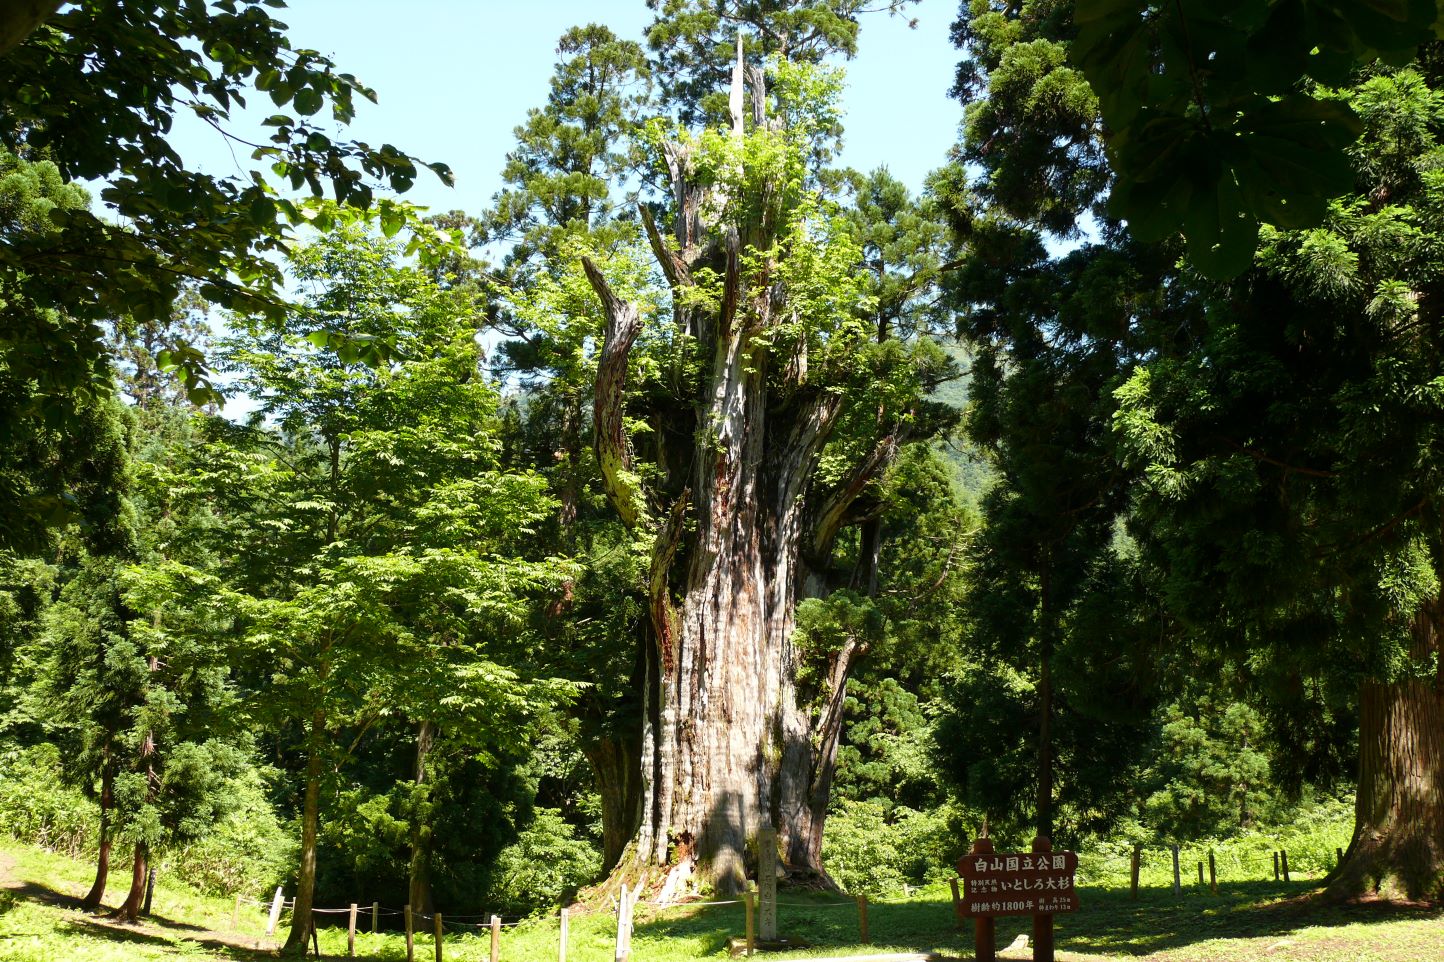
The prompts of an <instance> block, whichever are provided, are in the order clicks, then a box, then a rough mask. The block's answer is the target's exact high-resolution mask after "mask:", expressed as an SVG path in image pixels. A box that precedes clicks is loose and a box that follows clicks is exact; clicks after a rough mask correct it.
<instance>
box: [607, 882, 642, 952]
mask: <svg viewBox="0 0 1444 962" xmlns="http://www.w3.org/2000/svg"><path fill="white" fill-rule="evenodd" d="M641 890H642V887H641V886H640V885H638V886H637V891H638V892H640V891H641ZM636 902H637V895H636V892H629V891H628V890H627V885H626V883H625V882H623V883H622V893H621V896H620V897H619V898H618V900H617V949H616V953H615V954H614V955H613V959H615V962H627V959H629V958H631V956H632V907H633V906H634V905H635V904H636Z"/></svg>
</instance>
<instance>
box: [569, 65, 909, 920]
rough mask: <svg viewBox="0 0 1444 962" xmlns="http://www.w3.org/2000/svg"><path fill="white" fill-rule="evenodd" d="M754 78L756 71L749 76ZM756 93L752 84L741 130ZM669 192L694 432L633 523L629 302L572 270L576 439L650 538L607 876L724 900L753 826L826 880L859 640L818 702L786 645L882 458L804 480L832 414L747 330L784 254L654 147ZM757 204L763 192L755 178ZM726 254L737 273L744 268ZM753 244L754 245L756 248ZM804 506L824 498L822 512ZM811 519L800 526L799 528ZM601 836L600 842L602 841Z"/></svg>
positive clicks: (767, 298) (766, 324) (737, 876)
mask: <svg viewBox="0 0 1444 962" xmlns="http://www.w3.org/2000/svg"><path fill="white" fill-rule="evenodd" d="M745 73H746V72H745V71H744V70H742V69H741V67H740V66H739V68H738V69H737V70H736V71H735V72H734V88H733V93H732V97H731V100H730V103H731V108H732V109H731V113H732V120H733V133H734V135H737V136H742V135H743V133H744V131H743V126H742V125H743V122H744V120H745V116H744V113H743V108H744V103H743V99H742V96H741V93H740V87H741V83H742V80H743V78H744V76H745ZM757 79H758V81H759V82H760V75H758V77H757ZM763 105H765V94H764V93H763V91H762V90H761V89H760V86H759V87H757V88H756V89H754V92H753V111H754V113H753V120H754V123H756V124H758V125H761V124H763V123H764V122H765V116H764V115H763V114H762V113H761V110H762V106H763ZM663 153H664V157H665V158H666V160H667V163H668V167H669V171H670V173H671V175H672V181H673V184H672V186H673V192H674V195H675V197H676V199H677V207H678V210H677V217H678V223H677V225H676V229H675V231H674V236H675V237H676V238H677V243H678V244H679V245H680V249H679V250H675V251H674V250H673V249H672V248H671V247H670V246H669V244H668V242H667V239H666V237H665V236H664V234H663V232H662V231H660V230H659V229H658V228H657V226H656V224H655V223H654V222H653V220H652V217H651V214H650V212H647V211H644V212H643V216H642V222H643V225H644V227H645V229H646V232H647V237H648V240H649V242H650V244H651V247H652V251H653V253H654V255H655V256H656V259H657V262H658V264H659V266H660V268H661V271H662V273H663V275H664V276H665V277H666V278H667V281H668V282H669V284H670V285H671V286H672V288H673V291H674V294H677V295H678V296H676V297H674V298H673V304H674V311H675V316H674V319H673V321H674V325H675V327H676V329H677V330H678V331H680V332H682V333H686V334H690V335H692V336H693V337H695V338H696V339H697V342H698V343H699V344H700V345H701V350H702V358H703V359H702V372H701V374H700V377H699V379H698V380H699V383H698V385H697V388H696V394H695V397H696V406H695V411H693V412H689V417H690V418H691V421H690V422H689V423H695V425H696V429H695V431H693V432H691V433H692V436H693V439H694V440H693V448H692V451H691V452H690V455H691V456H690V460H689V462H688V464H689V467H688V473H687V477H686V481H685V483H684V484H678V485H677V486H675V487H670V488H667V487H665V486H664V490H667V491H670V494H669V496H668V497H667V498H666V499H665V500H663V499H660V498H658V497H657V492H655V491H654V492H652V495H653V504H654V505H657V506H658V507H661V506H663V505H665V509H666V510H665V512H662V511H656V512H655V513H652V514H649V513H648V512H647V511H646V510H645V509H644V508H643V507H642V506H641V505H642V502H643V498H642V494H641V491H640V489H639V487H638V485H637V484H636V483H635V479H634V477H633V476H632V474H631V460H630V451H629V449H628V448H627V442H626V438H625V435H624V434H623V432H622V414H623V405H624V403H625V400H626V398H625V387H626V381H625V374H626V363H627V354H628V352H629V351H630V348H631V345H632V343H633V342H634V341H635V339H636V336H637V334H638V333H639V331H640V325H641V322H640V318H639V312H638V310H637V307H636V305H633V304H631V303H629V302H627V301H626V300H624V299H622V298H619V297H618V296H617V295H616V294H615V293H614V292H613V291H612V289H611V287H610V286H609V284H608V282H607V280H606V278H605V276H604V275H603V274H602V272H601V271H600V270H598V268H597V267H596V265H595V264H593V263H591V262H590V261H584V263H583V266H584V268H585V270H586V273H587V277H588V279H589V280H590V282H591V284H592V286H593V288H594V289H595V290H596V293H597V295H598V297H599V298H600V300H601V302H602V305H603V308H604V310H605V312H606V326H605V335H604V339H603V346H602V349H601V353H600V356H599V359H598V374H597V385H596V403H595V409H594V410H595V417H596V444H597V454H598V458H599V460H601V462H602V470H603V477H604V482H605V483H604V487H605V490H606V492H607V494H608V497H609V499H610V500H611V502H612V503H613V504H614V505H615V506H616V508H617V511H618V513H619V514H620V515H621V516H622V518H623V520H624V521H626V522H627V523H628V524H631V525H634V526H639V527H641V528H643V529H644V530H647V531H649V532H650V533H651V534H652V536H653V542H652V564H651V578H650V582H651V583H650V612H651V627H652V642H653V644H652V647H651V650H650V651H649V653H648V659H647V672H646V675H647V682H646V688H645V692H646V705H645V709H644V712H643V728H642V740H641V784H640V788H641V806H640V815H641V818H640V824H639V825H638V827H637V831H636V835H635V839H634V841H633V843H632V845H631V846H630V850H629V852H628V853H626V854H625V855H624V856H623V861H622V862H621V864H620V865H619V866H618V869H617V872H618V873H619V874H620V875H622V876H625V877H631V878H638V877H646V876H650V875H652V874H653V873H656V872H662V873H664V874H665V881H664V882H663V884H662V887H661V891H660V893H659V896H660V897H661V898H663V899H666V898H669V897H671V896H672V895H675V894H680V893H681V892H683V891H685V890H692V889H697V888H703V887H707V886H713V887H715V888H716V889H718V890H719V891H722V892H728V891H735V890H736V889H737V888H739V887H740V886H741V885H742V884H743V882H744V879H745V878H746V875H747V874H748V870H749V868H748V862H749V855H748V853H749V852H750V851H754V850H755V839H756V832H757V830H758V829H759V828H762V827H763V826H772V827H775V828H776V829H777V831H778V836H779V841H780V843H781V847H782V852H783V855H784V860H785V866H786V868H787V869H788V870H789V871H790V872H792V873H793V874H795V875H803V876H811V877H815V878H821V879H824V880H825V879H826V873H825V872H824V871H823V868H822V863H821V841H822V824H823V820H824V818H825V814H826V810H827V801H828V796H829V793H830V790H831V784H832V772H833V766H834V763H835V758H836V751H837V743H838V740H839V736H840V733H841V729H842V699H843V696H844V693H845V691H846V683H847V675H848V672H849V670H850V668H851V665H852V663H853V660H854V658H855V657H856V655H857V654H858V653H859V650H860V649H859V645H858V644H857V643H856V642H854V643H850V644H848V645H847V646H845V648H844V650H842V651H839V652H835V653H833V654H832V656H831V658H830V660H829V662H828V665H827V673H826V674H827V677H826V682H825V686H824V691H823V692H822V695H821V697H820V698H819V699H818V701H820V702H821V705H820V707H818V706H813V705H811V704H809V703H806V702H807V699H806V698H805V695H804V693H800V692H799V691H798V684H797V677H798V668H799V656H798V653H797V651H796V650H795V648H794V646H793V627H794V614H795V610H796V605H797V602H798V600H799V599H800V598H802V597H806V596H807V595H809V594H812V593H820V592H821V590H822V588H823V584H822V582H821V580H820V579H818V578H816V577H814V575H813V574H811V573H810V570H809V565H808V564H807V562H806V561H805V557H804V556H805V555H807V554H809V553H810V552H812V551H813V550H814V549H815V548H816V547H817V546H818V545H819V539H821V540H823V541H826V542H827V545H828V546H829V548H830V545H831V541H832V538H833V536H835V534H836V531H837V528H838V527H839V526H840V525H841V523H842V519H843V518H844V517H845V516H846V512H847V509H848V507H849V506H850V504H851V503H852V502H853V501H854V500H856V498H857V497H858V496H859V494H860V493H861V491H862V490H863V488H864V487H865V486H866V483H867V482H868V481H869V480H871V478H872V477H874V476H875V474H876V472H877V471H879V470H881V468H882V467H883V466H884V465H885V464H886V462H887V460H888V453H887V452H888V451H890V450H892V449H893V448H894V446H895V442H889V444H888V445H885V446H884V450H883V452H882V453H881V454H880V455H879V456H878V457H876V458H869V459H867V460H868V463H867V464H865V465H862V466H860V467H859V470H858V472H857V473H856V474H855V475H854V474H849V476H848V479H847V480H848V483H847V484H845V485H843V487H842V489H841V490H834V489H829V490H826V491H823V490H819V485H818V483H817V481H816V476H817V473H818V470H817V469H818V463H819V459H820V458H821V455H822V450H823V447H824V445H825V444H826V443H827V440H828V438H829V437H830V436H831V434H832V431H833V428H834V426H835V425H836V423H837V419H838V416H839V413H840V410H841V407H842V402H841V399H840V396H839V395H838V394H837V393H836V392H832V391H823V390H819V389H817V388H815V387H812V386H811V384H810V382H809V380H808V377H809V372H808V370H807V360H806V357H805V353H804V354H799V353H798V351H800V350H801V348H797V349H795V350H791V352H790V353H786V354H779V356H778V357H773V356H772V347H771V346H770V344H769V340H768V338H766V337H763V336H762V335H764V334H765V333H766V332H767V331H768V330H769V329H770V328H771V327H773V326H774V325H776V324H777V323H778V322H779V321H780V320H781V319H783V318H785V317H786V316H787V311H788V310H789V309H790V308H789V305H788V304H787V292H786V291H785V290H782V289H781V288H780V287H779V286H778V285H777V284H776V283H774V282H773V280H772V279H771V278H773V277H775V276H776V275H777V273H778V272H777V271H776V266H777V265H775V264H768V263H765V262H764V263H762V264H761V265H758V264H757V263H756V259H757V258H764V259H765V258H766V257H775V256H785V255H779V254H778V253H777V250H778V249H777V247H776V245H775V244H774V241H775V240H776V237H775V236H774V235H773V233H772V232H773V231H775V230H776V229H777V224H776V223H775V220H776V218H775V217H774V216H773V214H771V213H768V211H770V210H771V208H770V205H769V204H767V203H764V204H763V205H762V206H763V208H764V213H763V215H762V216H761V217H760V218H759V219H758V220H757V221H756V222H753V223H750V224H748V225H747V228H746V236H745V237H744V236H743V235H742V234H741V233H740V232H739V231H738V230H737V229H735V228H733V227H730V226H722V225H710V226H711V227H712V232H711V236H712V237H713V238H714V239H713V240H712V242H711V243H707V244H704V243H703V241H702V236H703V235H702V225H701V224H700V221H698V220H697V218H699V217H700V216H701V214H700V212H701V211H703V210H712V209H721V207H722V206H723V205H713V204H703V203H701V199H700V198H701V193H702V192H701V191H699V190H698V189H697V188H695V187H693V186H692V185H691V184H690V182H689V178H690V171H689V169H688V162H689V156H690V155H689V150H688V148H686V147H683V146H680V145H675V146H669V147H666V148H664V151H663ZM760 190H761V191H762V195H763V197H764V198H765V197H769V196H773V193H775V191H774V190H773V187H772V185H762V186H761V188H760ZM744 245H745V248H746V251H747V252H748V254H749V258H751V260H749V265H750V266H749V270H748V272H747V274H746V276H744V273H743V268H742V265H743V260H744V258H743V253H744ZM764 251H770V252H771V253H768V254H765V255H764V254H762V253H761V252H764ZM704 269H706V270H707V271H709V272H710V273H711V274H712V276H718V277H720V278H721V290H720V297H718V299H717V301H715V302H711V306H710V307H701V306H699V304H707V303H708V302H707V301H706V300H705V299H698V298H693V297H689V296H687V295H688V293H689V292H688V291H686V290H685V289H686V288H690V287H692V286H693V285H694V280H693V278H694V277H700V276H702V274H701V272H702V271H703V270H704ZM824 500H825V501H826V505H824V504H823V502H824ZM820 527H821V528H823V529H824V530H823V531H822V532H821V533H820V532H819V528H820ZM611 851H612V847H611V846H608V852H609V855H610V852H611Z"/></svg>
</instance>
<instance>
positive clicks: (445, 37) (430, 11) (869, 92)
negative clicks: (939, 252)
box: [171, 0, 962, 418]
mask: <svg viewBox="0 0 1444 962" xmlns="http://www.w3.org/2000/svg"><path fill="white" fill-rule="evenodd" d="M956 13H957V0H922V2H920V3H918V4H917V5H915V6H914V7H912V8H911V9H910V11H909V14H908V19H916V20H917V21H918V25H917V27H916V28H915V29H910V28H909V27H908V25H907V19H904V18H900V17H888V16H885V15H872V16H868V17H865V18H864V19H863V21H862V32H861V36H860V38H859V51H858V56H857V57H856V58H855V59H854V60H853V61H851V62H850V63H849V64H847V89H846V92H845V94H844V97H843V105H842V106H843V109H844V111H845V117H844V124H845V127H846V133H845V135H844V143H843V153H842V158H841V162H842V163H843V164H844V165H846V166H851V167H856V168H858V169H860V170H864V171H868V170H872V169H873V168H875V167H877V166H879V165H886V166H887V167H888V169H889V170H891V171H892V173H893V174H894V175H895V176H896V177H898V178H899V179H901V180H902V181H903V183H905V184H907V185H908V187H909V188H910V189H912V190H913V192H914V193H917V192H919V191H920V190H921V189H922V186H923V181H924V178H925V177H926V176H927V174H928V172H929V171H931V170H934V169H935V168H937V167H939V166H941V165H942V164H943V162H944V160H945V159H946V155H947V151H948V149H949V148H950V147H952V145H953V143H954V141H955V140H956V136H957V127H958V123H959V121H960V120H961V119H962V108H961V107H960V106H959V104H958V103H957V101H955V100H952V99H950V98H949V97H948V95H947V91H948V88H949V87H950V86H951V85H952V79H953V73H954V70H955V68H956V65H957V61H958V51H957V50H956V49H954V47H953V46H952V44H951V42H950V41H949V39H948V32H949V26H950V25H951V23H952V20H953V18H954V16H955V15H956ZM276 15H277V17H278V19H280V20H282V21H283V22H285V23H286V24H288V26H289V30H288V35H289V37H290V38H291V43H292V45H293V46H296V47H307V48H311V49H314V50H319V51H320V52H322V53H323V54H326V55H328V56H330V57H331V58H332V59H333V60H334V61H335V62H336V64H337V66H338V67H339V68H340V69H341V70H343V71H346V72H349V73H352V74H355V75H356V76H357V77H358V78H359V79H360V80H361V81H362V82H363V83H365V84H367V85H368V86H370V87H372V88H373V89H375V91H376V93H377V96H378V101H379V102H378V103H377V104H374V105H373V104H370V103H367V102H365V101H360V102H359V103H358V105H357V111H356V119H355V121H354V122H353V123H351V124H350V125H349V126H348V127H346V128H345V129H344V130H339V131H337V133H338V134H339V135H340V136H343V137H346V138H348V139H353V138H354V139H359V140H365V141H367V142H369V143H371V144H373V145H376V146H379V145H380V144H382V143H392V144H395V145H396V146H397V147H399V148H401V149H402V150H405V151H407V152H408V153H411V154H414V155H416V156H417V157H420V158H421V159H422V160H425V161H442V162H443V163H446V164H449V165H450V166H451V168H452V170H453V172H454V173H455V175H456V186H455V187H454V188H448V187H446V186H444V185H443V184H441V182H440V181H439V180H437V179H436V178H435V177H433V176H432V175H431V174H430V172H429V171H426V170H422V171H421V175H420V176H419V177H418V178H417V181H416V185H415V186H414V187H413V188H412V189H411V190H410V191H408V192H407V193H406V195H405V198H406V199H407V200H410V201H412V202H414V203H417V204H422V205H424V206H427V207H429V208H431V209H432V210H436V211H443V210H452V209H460V210H463V211H466V212H467V213H470V214H479V213H481V212H482V210H484V209H485V208H486V207H487V206H488V204H489V203H490V201H491V198H492V195H493V194H495V193H496V191H497V190H498V189H499V188H500V187H501V179H500V173H501V169H502V165H503V163H504V161H505V157H506V154H507V152H508V151H509V150H511V149H512V147H513V145H514V143H515V137H514V135H513V130H514V128H515V127H516V126H517V125H518V124H520V123H521V122H522V121H523V120H524V119H525V118H526V113H527V111H528V110H529V109H531V108H533V107H538V106H541V105H542V104H543V103H544V102H545V100H546V95H547V89H548V82H549V81H550V79H551V75H552V69H553V67H554V65H555V63H556V41H557V38H559V37H560V36H561V35H562V34H563V33H564V32H565V31H566V30H567V29H568V28H570V27H572V26H576V25H578V24H585V23H592V22H598V23H604V24H606V25H607V26H609V27H611V28H612V30H613V31H615V32H616V33H617V34H618V35H620V36H623V37H628V38H631V39H635V40H638V41H641V40H643V30H644V29H645V27H646V25H647V24H648V23H649V22H650V21H651V19H652V12H651V11H650V10H648V9H647V6H646V3H645V2H644V0H593V2H590V3H588V2H585V0H521V2H516V0H407V2H404V3H401V2H397V0H290V5H289V7H287V8H286V9H284V10H280V11H278V12H277V14H276ZM250 100H251V104H250V109H249V110H248V111H244V112H241V113H239V114H237V115H236V116H235V118H234V120H233V122H232V123H231V124H230V125H229V128H230V129H231V132H232V133H234V134H235V135H237V136H240V137H244V138H247V139H256V137H257V135H259V134H260V133H261V131H262V130H263V129H264V128H261V127H260V126H259V120H260V118H262V117H265V116H267V115H268V114H271V113H273V112H274V107H273V106H272V104H271V101H270V99H269V98H268V97H266V96H265V95H264V94H259V93H257V94H253V95H252V97H251V98H250ZM318 116H325V115H324V114H322V115H318ZM248 117H249V119H250V121H251V124H248V123H247V118H248ZM171 143H172V145H173V146H174V147H175V148H176V149H177V150H178V151H179V152H180V153H181V154H182V155H183V156H184V157H185V158H186V161H187V162H188V163H189V164H192V165H194V166H195V167H198V168H200V169H202V170H205V171H207V172H209V173H213V174H216V175H219V176H224V175H227V174H236V175H239V176H243V177H244V176H245V175H246V171H248V170H249V169H250V168H251V166H252V161H251V160H250V157H249V148H246V147H242V146H240V145H235V146H234V147H232V146H230V145H228V144H227V142H226V140H225V139H224V138H222V137H221V136H220V135H219V134H217V133H216V132H215V131H214V130H212V129H211V128H210V127H208V126H206V125H204V124H202V123H201V122H200V121H198V120H195V119H194V118H187V116H186V115H185V114H184V113H181V114H179V115H178V116H177V118H176V125H175V128H174V130H173V131H172V136H171ZM224 381H225V379H224V378H222V382H224ZM254 406H255V405H254V402H253V401H252V400H251V399H250V398H248V397H245V396H243V395H236V396H232V397H231V398H230V399H229V400H228V401H227V403H226V406H225V413H226V415H227V416H228V417H231V418H243V417H245V416H246V415H247V414H248V413H249V412H250V411H251V410H252V409H253V408H254Z"/></svg>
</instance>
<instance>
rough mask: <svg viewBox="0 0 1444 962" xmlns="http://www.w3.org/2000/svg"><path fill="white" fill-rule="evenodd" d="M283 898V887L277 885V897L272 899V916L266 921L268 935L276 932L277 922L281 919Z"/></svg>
mask: <svg viewBox="0 0 1444 962" xmlns="http://www.w3.org/2000/svg"><path fill="white" fill-rule="evenodd" d="M282 899H283V897H282V895H281V887H280V886H279V885H277V886H276V897H275V898H273V899H271V917H270V919H269V920H267V922H266V935H268V936H269V935H275V934H276V923H277V922H279V921H280V920H281V902H282Z"/></svg>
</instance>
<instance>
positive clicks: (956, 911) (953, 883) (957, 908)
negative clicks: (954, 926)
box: [948, 878, 964, 927]
mask: <svg viewBox="0 0 1444 962" xmlns="http://www.w3.org/2000/svg"><path fill="white" fill-rule="evenodd" d="M948 887H949V888H951V889H952V890H953V915H954V916H956V917H957V920H958V925H959V926H960V927H961V926H962V924H963V918H964V916H963V895H962V893H961V892H959V891H958V880H957V879H956V878H950V879H948Z"/></svg>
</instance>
